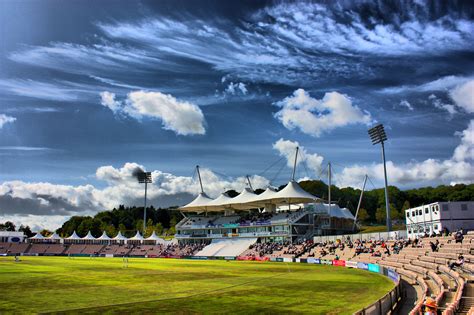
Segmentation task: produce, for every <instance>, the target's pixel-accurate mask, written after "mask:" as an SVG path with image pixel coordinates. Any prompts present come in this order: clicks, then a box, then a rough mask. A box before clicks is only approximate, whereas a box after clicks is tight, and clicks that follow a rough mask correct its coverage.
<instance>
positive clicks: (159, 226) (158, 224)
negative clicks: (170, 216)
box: [155, 222, 163, 235]
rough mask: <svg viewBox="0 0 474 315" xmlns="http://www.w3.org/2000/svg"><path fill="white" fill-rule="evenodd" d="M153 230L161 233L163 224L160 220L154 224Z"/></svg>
mask: <svg viewBox="0 0 474 315" xmlns="http://www.w3.org/2000/svg"><path fill="white" fill-rule="evenodd" d="M155 231H156V234H158V235H161V234H163V225H162V224H161V223H160V222H158V223H157V224H156V225H155Z"/></svg>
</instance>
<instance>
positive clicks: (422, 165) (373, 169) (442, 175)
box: [335, 120, 474, 187]
mask: <svg viewBox="0 0 474 315" xmlns="http://www.w3.org/2000/svg"><path fill="white" fill-rule="evenodd" d="M473 161H474V120H471V121H470V123H469V126H468V128H467V129H466V130H464V131H463V132H462V133H461V143H460V144H459V145H458V146H457V147H456V149H455V150H454V154H453V157H452V158H450V159H447V160H435V159H427V160H425V161H422V162H411V163H406V164H400V165H396V164H395V163H393V162H392V161H388V162H387V174H388V180H389V184H402V185H404V184H407V183H417V184H421V183H430V182H435V183H439V182H442V183H448V184H449V183H473V182H474V165H473V164H472V162H473ZM365 174H368V175H369V177H371V178H372V179H375V180H377V181H379V182H383V164H382V163H378V164H371V165H353V166H349V167H345V168H344V169H343V170H342V171H341V172H340V173H339V174H336V175H335V182H336V183H337V184H338V185H340V186H343V187H345V186H353V187H355V186H357V185H358V184H360V182H361V180H362V178H363V177H364V175H365Z"/></svg>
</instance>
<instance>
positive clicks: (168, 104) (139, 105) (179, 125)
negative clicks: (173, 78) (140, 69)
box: [100, 91, 206, 136]
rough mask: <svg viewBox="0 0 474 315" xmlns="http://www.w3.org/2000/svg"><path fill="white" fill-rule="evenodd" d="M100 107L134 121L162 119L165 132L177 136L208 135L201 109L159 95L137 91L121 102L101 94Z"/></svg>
mask: <svg viewBox="0 0 474 315" xmlns="http://www.w3.org/2000/svg"><path fill="white" fill-rule="evenodd" d="M100 96H101V104H102V105H104V106H106V107H108V108H110V109H111V110H112V111H113V112H114V113H116V114H117V113H118V114H123V115H128V116H130V117H133V118H135V119H138V120H140V119H142V118H144V117H147V118H152V119H160V120H161V121H162V123H163V129H166V130H171V131H174V132H175V133H176V134H178V135H184V136H186V135H203V134H205V133H206V129H205V127H204V125H205V120H204V114H203V113H202V111H201V109H200V108H199V106H197V105H195V104H193V103H190V102H186V101H179V100H177V99H176V98H174V97H173V96H172V95H169V94H163V93H160V92H147V91H134V92H130V93H129V94H128V95H127V99H126V100H125V101H123V102H119V101H117V100H116V99H115V94H114V93H110V92H107V91H105V92H102V93H100Z"/></svg>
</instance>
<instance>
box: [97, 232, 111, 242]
mask: <svg viewBox="0 0 474 315" xmlns="http://www.w3.org/2000/svg"><path fill="white" fill-rule="evenodd" d="M97 239H98V240H102V241H108V240H111V238H110V237H109V236H108V235H107V232H105V231H104V232H103V233H102V235H101V236H100V237H99V238H97Z"/></svg>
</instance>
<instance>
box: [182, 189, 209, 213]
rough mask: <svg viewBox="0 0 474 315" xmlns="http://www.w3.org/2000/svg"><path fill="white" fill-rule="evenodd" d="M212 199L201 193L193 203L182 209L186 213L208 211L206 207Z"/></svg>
mask: <svg viewBox="0 0 474 315" xmlns="http://www.w3.org/2000/svg"><path fill="white" fill-rule="evenodd" d="M211 201H212V198H209V197H208V196H207V195H206V194H205V193H203V192H201V193H200V194H199V195H198V196H197V197H196V198H194V200H193V201H191V202H190V203H188V204H187V205H185V206H183V207H181V210H184V211H206V210H207V209H206V206H207V204H208V203H209V202H211Z"/></svg>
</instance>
